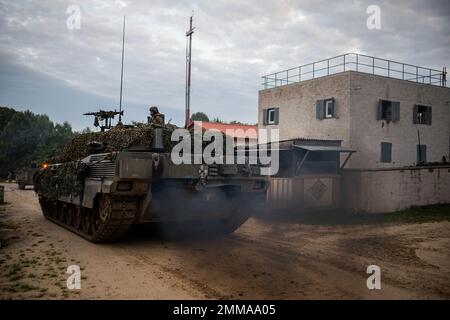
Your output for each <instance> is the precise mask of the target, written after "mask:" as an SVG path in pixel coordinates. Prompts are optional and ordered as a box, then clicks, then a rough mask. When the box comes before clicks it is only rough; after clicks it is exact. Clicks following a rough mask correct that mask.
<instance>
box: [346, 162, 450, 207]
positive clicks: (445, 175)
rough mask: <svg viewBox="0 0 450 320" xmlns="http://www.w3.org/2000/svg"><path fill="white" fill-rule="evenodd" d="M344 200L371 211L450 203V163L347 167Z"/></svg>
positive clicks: (347, 203)
mask: <svg viewBox="0 0 450 320" xmlns="http://www.w3.org/2000/svg"><path fill="white" fill-rule="evenodd" d="M342 203H343V207H344V208H346V209H353V210H354V211H356V212H368V213H383V212H393V211H396V210H401V209H406V208H409V207H411V206H423V205H429V204H437V203H450V166H446V167H415V168H403V169H375V170H344V172H343V175H342Z"/></svg>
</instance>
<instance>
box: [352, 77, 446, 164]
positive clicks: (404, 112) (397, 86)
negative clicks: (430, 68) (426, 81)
mask: <svg viewBox="0 0 450 320" xmlns="http://www.w3.org/2000/svg"><path fill="white" fill-rule="evenodd" d="M349 90H350V92H351V94H350V112H351V120H350V146H351V147H352V148H354V149H356V150H358V152H357V153H356V154H354V155H353V157H352V158H351V159H350V162H349V167H350V168H387V167H400V166H410V165H415V164H416V160H417V144H418V134H417V131H418V130H419V132H420V143H421V144H425V145H426V146H427V161H428V162H438V161H441V159H442V156H446V158H447V159H449V137H450V107H449V103H450V89H449V88H443V87H438V86H431V85H422V84H417V83H413V82H409V81H403V80H399V79H390V78H386V77H380V76H374V75H369V74H364V73H358V72H350V88H349ZM380 99H384V100H391V101H399V102H400V121H399V122H395V123H393V122H389V123H388V122H386V121H380V120H377V107H378V102H379V100H380ZM415 104H423V105H427V106H431V107H432V124H431V125H423V124H413V106H414V105H415ZM381 142H390V143H392V162H391V163H383V162H380V152H381V146H380V144H381Z"/></svg>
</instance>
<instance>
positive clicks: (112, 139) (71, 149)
mask: <svg viewBox="0 0 450 320" xmlns="http://www.w3.org/2000/svg"><path fill="white" fill-rule="evenodd" d="M156 128H159V126H155V125H152V124H140V125H138V126H136V127H134V128H125V127H120V126H116V127H114V128H112V129H111V130H109V131H105V132H93V133H84V134H80V135H77V136H76V137H75V138H73V139H72V141H71V142H69V143H68V144H67V145H66V147H65V148H64V150H63V152H62V154H61V156H60V159H59V161H60V162H68V161H74V160H79V159H83V158H85V157H87V156H88V155H89V154H91V150H90V147H89V143H90V142H94V141H97V142H101V143H103V145H104V147H105V150H104V152H112V151H122V150H126V149H128V148H130V147H133V146H145V147H151V146H152V143H153V137H154V132H155V129H156ZM175 128H176V127H175V126H171V125H168V126H165V127H164V128H163V142H164V146H165V148H166V150H171V148H172V146H173V145H174V144H175V142H172V141H171V140H170V138H171V135H172V132H173V130H174V129H175Z"/></svg>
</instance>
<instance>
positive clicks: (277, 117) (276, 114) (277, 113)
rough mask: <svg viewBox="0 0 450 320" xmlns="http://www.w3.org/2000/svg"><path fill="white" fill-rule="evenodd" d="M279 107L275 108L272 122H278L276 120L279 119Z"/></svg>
mask: <svg viewBox="0 0 450 320" xmlns="http://www.w3.org/2000/svg"><path fill="white" fill-rule="evenodd" d="M279 114H280V108H276V109H275V115H274V117H275V118H274V122H273V123H274V124H278V120H279V118H280V115H279Z"/></svg>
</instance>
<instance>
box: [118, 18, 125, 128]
mask: <svg viewBox="0 0 450 320" xmlns="http://www.w3.org/2000/svg"><path fill="white" fill-rule="evenodd" d="M124 51H125V16H123V31H122V70H121V72H120V102H119V123H122V86H123V56H124Z"/></svg>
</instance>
